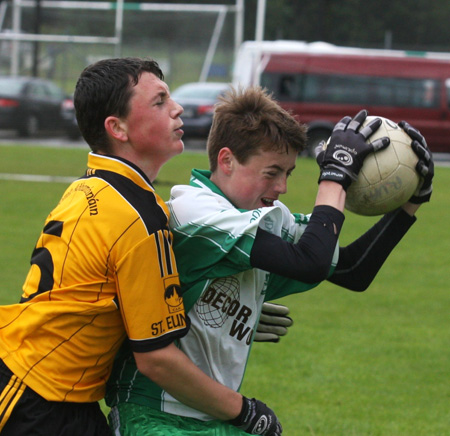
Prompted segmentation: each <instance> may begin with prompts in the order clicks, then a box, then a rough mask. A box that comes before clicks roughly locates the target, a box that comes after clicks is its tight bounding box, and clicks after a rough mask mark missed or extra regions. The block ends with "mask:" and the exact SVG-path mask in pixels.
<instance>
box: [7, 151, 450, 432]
mask: <svg viewBox="0 0 450 436" xmlns="http://www.w3.org/2000/svg"><path fill="white" fill-rule="evenodd" d="M86 153H87V149H49V148H43V147H26V146H11V147H9V146H3V147H0V173H21V174H48V175H59V176H73V177H77V176H78V175H80V174H82V173H83V171H84V167H85V162H86ZM192 167H203V168H205V167H207V158H206V156H205V155H204V154H201V153H200V154H199V153H189V152H185V153H184V154H183V155H182V156H178V157H176V158H174V159H173V160H172V161H171V162H169V163H168V164H167V165H166V166H165V167H164V168H163V169H162V170H161V172H160V174H159V176H158V179H157V183H156V188H157V190H158V191H159V193H160V195H161V196H162V197H163V198H164V199H167V198H168V196H169V191H170V186H172V185H173V184H176V183H186V182H187V180H188V178H189V173H190V169H191V168H192ZM316 180H317V169H316V165H315V163H314V162H313V161H312V160H304V159H300V160H299V161H298V164H297V169H296V170H295V171H294V174H293V175H292V177H291V179H290V182H289V193H288V194H286V196H285V197H284V201H285V203H286V204H288V205H289V206H290V207H291V209H292V210H294V211H300V212H309V211H311V209H312V207H313V204H314V197H315V192H316V190H317V184H316ZM434 186H435V190H434V191H435V192H434V193H433V198H432V202H430V203H429V204H427V205H425V206H423V208H421V210H420V211H419V212H418V221H417V223H416V224H415V225H414V226H413V228H412V229H411V230H410V232H409V233H408V234H407V236H406V237H405V238H404V240H403V241H402V242H401V243H400V245H399V246H398V247H397V249H396V250H395V251H394V253H393V254H392V255H391V257H390V258H389V259H388V261H387V262H386V264H385V265H384V267H383V269H382V270H381V271H380V273H379V275H378V276H377V278H376V279H375V281H374V283H373V284H372V286H371V287H370V288H369V290H367V291H366V292H365V293H362V294H357V293H353V292H349V291H346V290H343V289H339V288H338V287H336V286H333V285H331V284H328V283H324V284H322V285H321V286H320V287H318V288H317V289H316V290H314V291H311V292H308V293H305V294H301V295H298V296H291V297H289V298H286V299H284V300H283V302H284V303H287V304H288V305H289V307H290V309H291V313H292V316H293V318H294V321H295V324H294V326H293V327H292V328H291V331H290V333H289V335H288V336H287V337H285V338H283V340H282V341H281V342H280V343H279V344H255V345H254V347H253V350H252V355H251V358H250V362H249V365H248V371H247V374H246V378H245V382H244V385H243V389H242V392H243V393H244V394H246V395H249V396H254V397H256V398H260V399H262V400H264V401H265V402H266V403H267V404H268V405H269V406H270V407H272V408H273V409H274V410H275V411H276V412H277V414H278V416H279V418H280V420H281V422H282V424H283V427H284V429H285V431H284V433H283V434H286V435H287V436H307V435H311V436H344V435H345V436H422V435H423V436H425V435H426V436H438V435H439V436H440V435H447V434H449V428H450V415H449V410H450V389H449V370H450V334H449V331H450V317H449V308H450V297H449V292H448V278H449V274H448V266H449V259H450V256H449V253H450V237H449V231H448V228H449V227H448V222H449V215H450V214H449V212H450V205H449V193H448V191H446V189H448V187H449V186H450V169H449V168H439V167H438V168H437V169H436V177H435V183H434ZM0 187H1V201H0V230H1V231H0V262H1V265H2V268H1V270H0V281H1V283H2V287H1V290H0V303H2V304H5V303H11V302H16V301H17V300H18V298H19V295H20V288H21V286H22V283H23V281H24V279H25V275H26V273H27V270H28V262H29V257H30V254H31V250H32V248H33V246H34V243H35V241H36V239H37V237H38V234H39V231H40V229H41V227H42V223H43V221H44V219H45V217H46V215H47V214H48V212H49V211H50V209H51V208H52V207H53V206H55V205H56V203H57V202H58V201H59V198H60V196H61V195H62V193H63V191H64V189H65V187H66V185H65V184H63V183H53V184H50V183H36V182H34V183H30V182H17V181H5V180H0ZM374 220H375V219H374V218H364V217H358V216H356V215H353V214H351V213H348V214H347V219H346V222H345V224H344V228H343V232H342V235H341V244H342V245H345V244H346V243H348V242H350V241H351V240H353V239H354V238H356V237H357V236H358V235H359V234H361V233H362V232H363V231H364V230H365V229H367V228H369V227H370V225H371V224H372V223H373V222H374Z"/></svg>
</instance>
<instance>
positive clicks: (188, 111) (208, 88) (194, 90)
mask: <svg viewBox="0 0 450 436" xmlns="http://www.w3.org/2000/svg"><path fill="white" fill-rule="evenodd" d="M229 87H230V84H229V83H223V82H193V83H186V84H184V85H182V86H180V87H179V88H177V89H176V90H175V91H173V92H172V98H173V99H174V100H175V101H176V102H177V103H179V104H180V105H181V106H183V108H184V112H183V113H182V115H181V119H182V120H183V123H184V125H183V131H184V138H206V137H207V136H208V134H209V130H210V129H211V123H212V116H213V113H214V105H215V104H216V103H217V101H218V98H219V96H220V95H222V94H224V93H225V92H226V91H227V90H228V89H229Z"/></svg>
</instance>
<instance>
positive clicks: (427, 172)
mask: <svg viewBox="0 0 450 436" xmlns="http://www.w3.org/2000/svg"><path fill="white" fill-rule="evenodd" d="M398 125H399V126H400V127H401V128H402V129H403V130H404V131H405V132H406V133H407V134H408V136H409V137H410V138H411V139H412V142H411V148H412V149H413V150H414V153H416V154H417V156H418V158H419V162H417V165H416V171H417V172H418V173H419V175H420V176H421V178H422V183H421V184H420V185H419V188H417V190H416V192H415V193H414V195H413V196H412V197H411V198H410V199H409V202H410V203H414V204H422V203H425V202H427V201H430V198H431V193H432V192H433V184H432V182H433V177H434V162H433V155H432V154H431V151H430V150H429V148H428V145H427V141H425V138H424V137H423V136H422V135H421V133H420V132H419V131H418V130H417V129H415V128H414V127H412V126H411V125H410V124H408V123H407V122H406V121H400V122H399V123H398Z"/></svg>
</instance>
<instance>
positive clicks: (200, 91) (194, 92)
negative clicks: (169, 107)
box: [172, 86, 226, 99]
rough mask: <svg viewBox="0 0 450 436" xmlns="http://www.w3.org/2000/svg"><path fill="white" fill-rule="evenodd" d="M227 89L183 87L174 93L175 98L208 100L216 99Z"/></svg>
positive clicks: (221, 87)
mask: <svg viewBox="0 0 450 436" xmlns="http://www.w3.org/2000/svg"><path fill="white" fill-rule="evenodd" d="M225 89H226V88H224V87H223V86H220V87H215V86H214V87H211V86H205V87H201V86H181V87H180V88H178V89H176V90H175V91H174V92H173V93H172V97H173V98H187V97H188V98H207V99H215V98H216V97H217V96H218V95H220V94H221V93H222V92H224V90H225Z"/></svg>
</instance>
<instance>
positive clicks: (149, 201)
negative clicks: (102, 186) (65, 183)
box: [88, 170, 168, 234]
mask: <svg viewBox="0 0 450 436" xmlns="http://www.w3.org/2000/svg"><path fill="white" fill-rule="evenodd" d="M89 177H99V178H101V179H103V180H104V181H105V182H107V183H108V184H110V185H111V186H112V187H113V188H114V189H116V190H117V191H118V192H119V193H120V194H121V195H122V196H123V197H124V198H125V199H126V200H127V201H128V202H129V203H130V204H131V205H132V206H133V207H134V209H135V210H136V211H137V212H138V214H139V216H140V217H141V219H142V221H143V223H144V225H145V227H146V228H147V232H148V233H149V234H152V233H155V232H157V231H158V230H161V229H168V222H167V216H166V214H165V212H164V210H163V209H162V208H161V207H160V205H159V204H158V203H157V201H156V197H155V194H154V193H153V192H151V191H147V190H145V189H142V188H141V187H140V186H138V185H136V183H134V182H133V181H132V180H130V179H129V178H127V177H125V176H122V175H121V174H117V173H114V172H112V171H107V170H95V174H93V175H92V176H88V178H89Z"/></svg>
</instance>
